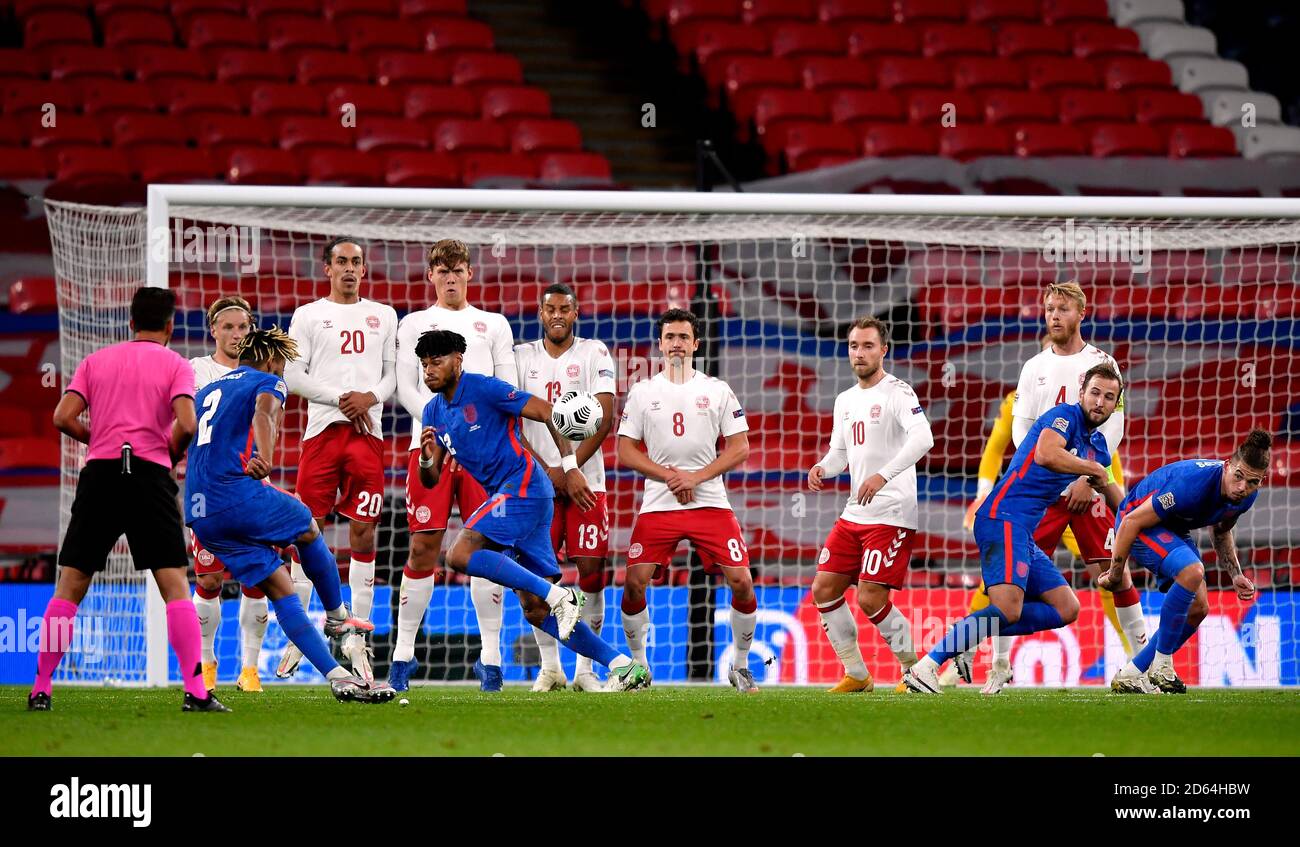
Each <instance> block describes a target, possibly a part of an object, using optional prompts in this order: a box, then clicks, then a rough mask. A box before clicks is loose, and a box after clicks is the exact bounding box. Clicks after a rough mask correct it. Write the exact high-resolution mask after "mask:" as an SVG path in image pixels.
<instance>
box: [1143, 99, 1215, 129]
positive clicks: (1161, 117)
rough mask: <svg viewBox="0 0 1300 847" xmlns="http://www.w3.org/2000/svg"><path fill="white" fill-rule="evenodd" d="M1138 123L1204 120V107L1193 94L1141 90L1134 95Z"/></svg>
mask: <svg viewBox="0 0 1300 847" xmlns="http://www.w3.org/2000/svg"><path fill="white" fill-rule="evenodd" d="M1135 102H1136V104H1137V109H1136V118H1137V121H1138V123H1144V124H1150V125H1152V126H1161V125H1165V124H1174V123H1178V124H1187V123H1196V122H1198V121H1204V120H1205V107H1204V106H1203V105H1202V103H1201V98H1199V97H1197V96H1196V95H1195V94H1184V93H1183V92H1181V91H1142V92H1139V93H1138V94H1137V96H1136V97H1135Z"/></svg>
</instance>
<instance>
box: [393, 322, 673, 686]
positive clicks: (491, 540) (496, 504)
mask: <svg viewBox="0 0 1300 847" xmlns="http://www.w3.org/2000/svg"><path fill="white" fill-rule="evenodd" d="M464 354H465V337H464V336H463V335H460V334H459V333H455V332H450V331H448V330H431V331H429V332H426V333H424V334H423V335H421V336H420V339H419V342H418V343H417V344H416V347H415V355H416V356H418V357H419V359H420V363H421V364H422V365H423V367H424V384H425V385H427V386H428V387H429V390H430V391H432V392H433V399H431V400H430V401H429V402H428V404H427V405H426V406H425V407H424V416H423V421H422V423H423V431H422V432H421V434H420V483H421V484H422V485H423V486H424V487H425V488H432V487H433V486H434V485H436V484H437V482H438V475H439V473H440V472H441V469H442V462H443V457H444V454H447V453H449V454H451V456H452V458H453V459H455V460H456V461H457V462H459V463H460V464H461V466H463V467H464V468H465V470H466V471H468V472H469V475H470V476H472V477H473V478H474V479H476V480H478V481H479V483H481V484H482V486H483V490H484V491H486V492H487V494H488V499H487V501H486V502H484V503H483V505H481V506H479V507H478V508H477V509H475V510H474V512H473V513H471V514H470V515H469V517H467V518H466V519H465V528H464V530H462V531H461V534H460V535H459V536H458V537H457V538H456V542H455V543H454V544H453V545H452V546H451V549H449V550H448V551H447V566H448V567H449V568H451V569H453V570H456V571H460V572H461V573H465V574H469V575H470V576H477V577H482V578H484V579H488V580H491V581H492V582H495V583H496V584H498V585H502V586H505V587H506V588H513V589H515V591H516V593H517V594H518V595H519V601H520V603H521V604H522V605H523V608H524V617H526V618H527V619H528V622H529V623H531V624H532V625H533V626H535V627H537V628H538V629H541V630H542V631H544V632H546V633H548V634H549V635H551V636H553V637H555V638H558V639H559V640H560V641H563V642H565V644H566V646H568V647H569V648H570V649H571V650H573V651H574V652H576V653H578V654H580V655H583V656H587V657H589V658H591V659H593V660H594V661H597V662H600V663H601V664H602V665H605V666H606V667H607V668H609V670H610V674H609V681H608V683H607V685H606V689H605V690H607V691H626V690H631V689H634V688H642V687H644V686H645V685H646V684H647V683H648V682H649V672H648V671H647V670H646V668H645V666H644V665H641V664H638V663H636V662H634V661H632V659H631V658H629V657H628V656H624V655H622V654H620V653H618V652H617V651H616V650H614V648H612V647H610V646H609V645H608V644H606V643H605V642H604V641H602V640H601V639H600V637H599V636H597V635H596V634H595V633H594V632H592V630H591V627H589V626H587V624H585V623H583V622H581V621H580V620H579V613H580V611H581V607H582V598H581V595H579V594H577V593H576V592H574V591H573V590H572V589H569V588H561V587H560V586H558V585H556V584H555V583H556V582H557V581H559V578H560V567H559V565H558V564H557V563H556V560H555V548H554V547H553V546H552V545H551V517H552V512H553V509H554V499H555V489H554V488H553V487H552V485H551V481H550V479H549V478H548V477H547V475H546V470H545V468H543V467H542V466H540V465H539V464H538V462H537V460H536V459H535V458H533V455H532V454H531V453H530V452H529V451H528V450H527V449H525V442H524V440H523V436H522V433H521V418H528V419H529V420H533V421H539V422H541V423H544V424H546V427H547V429H548V430H550V435H551V438H552V439H553V440H554V442H555V446H556V447H557V448H558V449H559V451H560V466H561V468H563V469H564V475H565V483H566V484H567V486H568V494H569V496H570V497H572V498H573V501H574V502H575V503H577V504H578V506H579V508H581V509H590V508H591V507H592V505H593V503H594V498H593V497H592V493H591V489H590V488H589V487H587V480H586V478H585V477H584V476H583V475H582V471H580V470H578V463H577V459H576V458H575V457H574V455H573V444H572V442H570V441H569V440H568V439H567V438H564V437H562V436H561V435H560V434H559V433H558V432H556V430H555V427H554V426H553V425H552V424H551V404H550V403H548V402H546V401H545V400H543V399H542V398H540V397H534V396H533V395H531V394H528V393H527V392H524V391H521V390H519V389H517V388H515V387H514V386H513V385H511V384H510V383H508V382H504V381H503V380H500V379H497V378H496V377H490V376H484V375H482V374H475V373H465V372H464V371H463V370H462V368H461V365H462V361H463V358H464ZM512 557H514V558H512ZM516 559H517V561H516ZM414 664H415V661H414V660H411V661H409V662H401V663H394V665H393V672H394V676H392V677H390V679H398V680H399V681H401V680H405V679H407V678H409V675H410V672H411V670H412V667H413V666H414Z"/></svg>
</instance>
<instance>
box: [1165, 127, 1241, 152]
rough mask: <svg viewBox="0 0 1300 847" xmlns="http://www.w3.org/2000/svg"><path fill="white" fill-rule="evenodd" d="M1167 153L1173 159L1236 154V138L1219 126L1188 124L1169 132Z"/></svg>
mask: <svg viewBox="0 0 1300 847" xmlns="http://www.w3.org/2000/svg"><path fill="white" fill-rule="evenodd" d="M1169 155H1170V156H1172V157H1173V158H1175V159H1193V158H1196V159H1203V158H1217V157H1221V156H1235V155H1237V140H1236V138H1235V137H1233V134H1232V133H1231V132H1230V131H1229V130H1227V129H1225V128H1224V127H1221V126H1209V125H1207V124H1188V125H1180V126H1175V127H1174V128H1173V130H1172V131H1171V132H1170V133H1169Z"/></svg>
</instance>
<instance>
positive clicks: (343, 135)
mask: <svg viewBox="0 0 1300 847" xmlns="http://www.w3.org/2000/svg"><path fill="white" fill-rule="evenodd" d="M356 140H357V130H356V129H355V128H348V127H344V126H343V125H342V124H340V123H339V121H338V119H336V118H311V117H299V116H295V117H290V118H285V119H284V120H283V121H281V122H280V143H279V146H280V149H281V150H293V151H295V152H297V153H299V154H301V155H309V154H311V153H314V152H316V151H317V150H326V149H335V150H351V149H352V148H353V147H354V146H355V144H356Z"/></svg>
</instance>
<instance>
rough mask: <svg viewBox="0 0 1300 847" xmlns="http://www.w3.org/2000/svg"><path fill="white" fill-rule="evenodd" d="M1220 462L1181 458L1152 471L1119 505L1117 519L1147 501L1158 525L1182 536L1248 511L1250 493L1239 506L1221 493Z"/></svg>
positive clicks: (1252, 496)
mask: <svg viewBox="0 0 1300 847" xmlns="http://www.w3.org/2000/svg"><path fill="white" fill-rule="evenodd" d="M1222 479H1223V460H1222V459H1185V460H1183V461H1181V462H1171V463H1170V464H1168V465H1165V466H1163V467H1160V468H1156V469H1155V470H1154V471H1152V472H1151V473H1150V474H1149V475H1148V476H1147V478H1146V479H1144V480H1142V481H1141V482H1139V483H1138V484H1137V485H1136V486H1134V487H1133V490H1132V491H1130V492H1129V493H1128V495H1127V496H1125V497H1124V502H1122V503H1120V506H1119V514H1120V515H1121V516H1123V515H1126V514H1128V513H1129V512H1131V511H1133V510H1134V509H1136V508H1137V507H1138V506H1141V505H1142V504H1143V503H1145V502H1146V501H1147V500H1150V501H1151V507H1152V508H1153V509H1155V512H1156V516H1157V517H1158V518H1160V526H1162V527H1164V528H1165V529H1167V530H1169V531H1170V532H1173V533H1175V534H1176V535H1186V534H1187V533H1189V532H1191V531H1192V530H1193V529H1199V528H1201V527H1203V526H1214V525H1215V524H1217V523H1221V522H1222V521H1224V520H1227V519H1229V518H1235V517H1236V516H1237V515H1240V514H1242V513H1243V512H1245V511H1247V510H1248V509H1250V507H1251V506H1253V505H1255V500H1256V499H1257V498H1258V497H1259V492H1258V491H1253V492H1251V493H1250V494H1248V495H1247V496H1246V499H1244V500H1242V501H1241V502H1240V503H1233V502H1232V501H1231V500H1229V499H1228V498H1227V497H1224V496H1223V493H1222V490H1223V489H1222Z"/></svg>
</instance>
